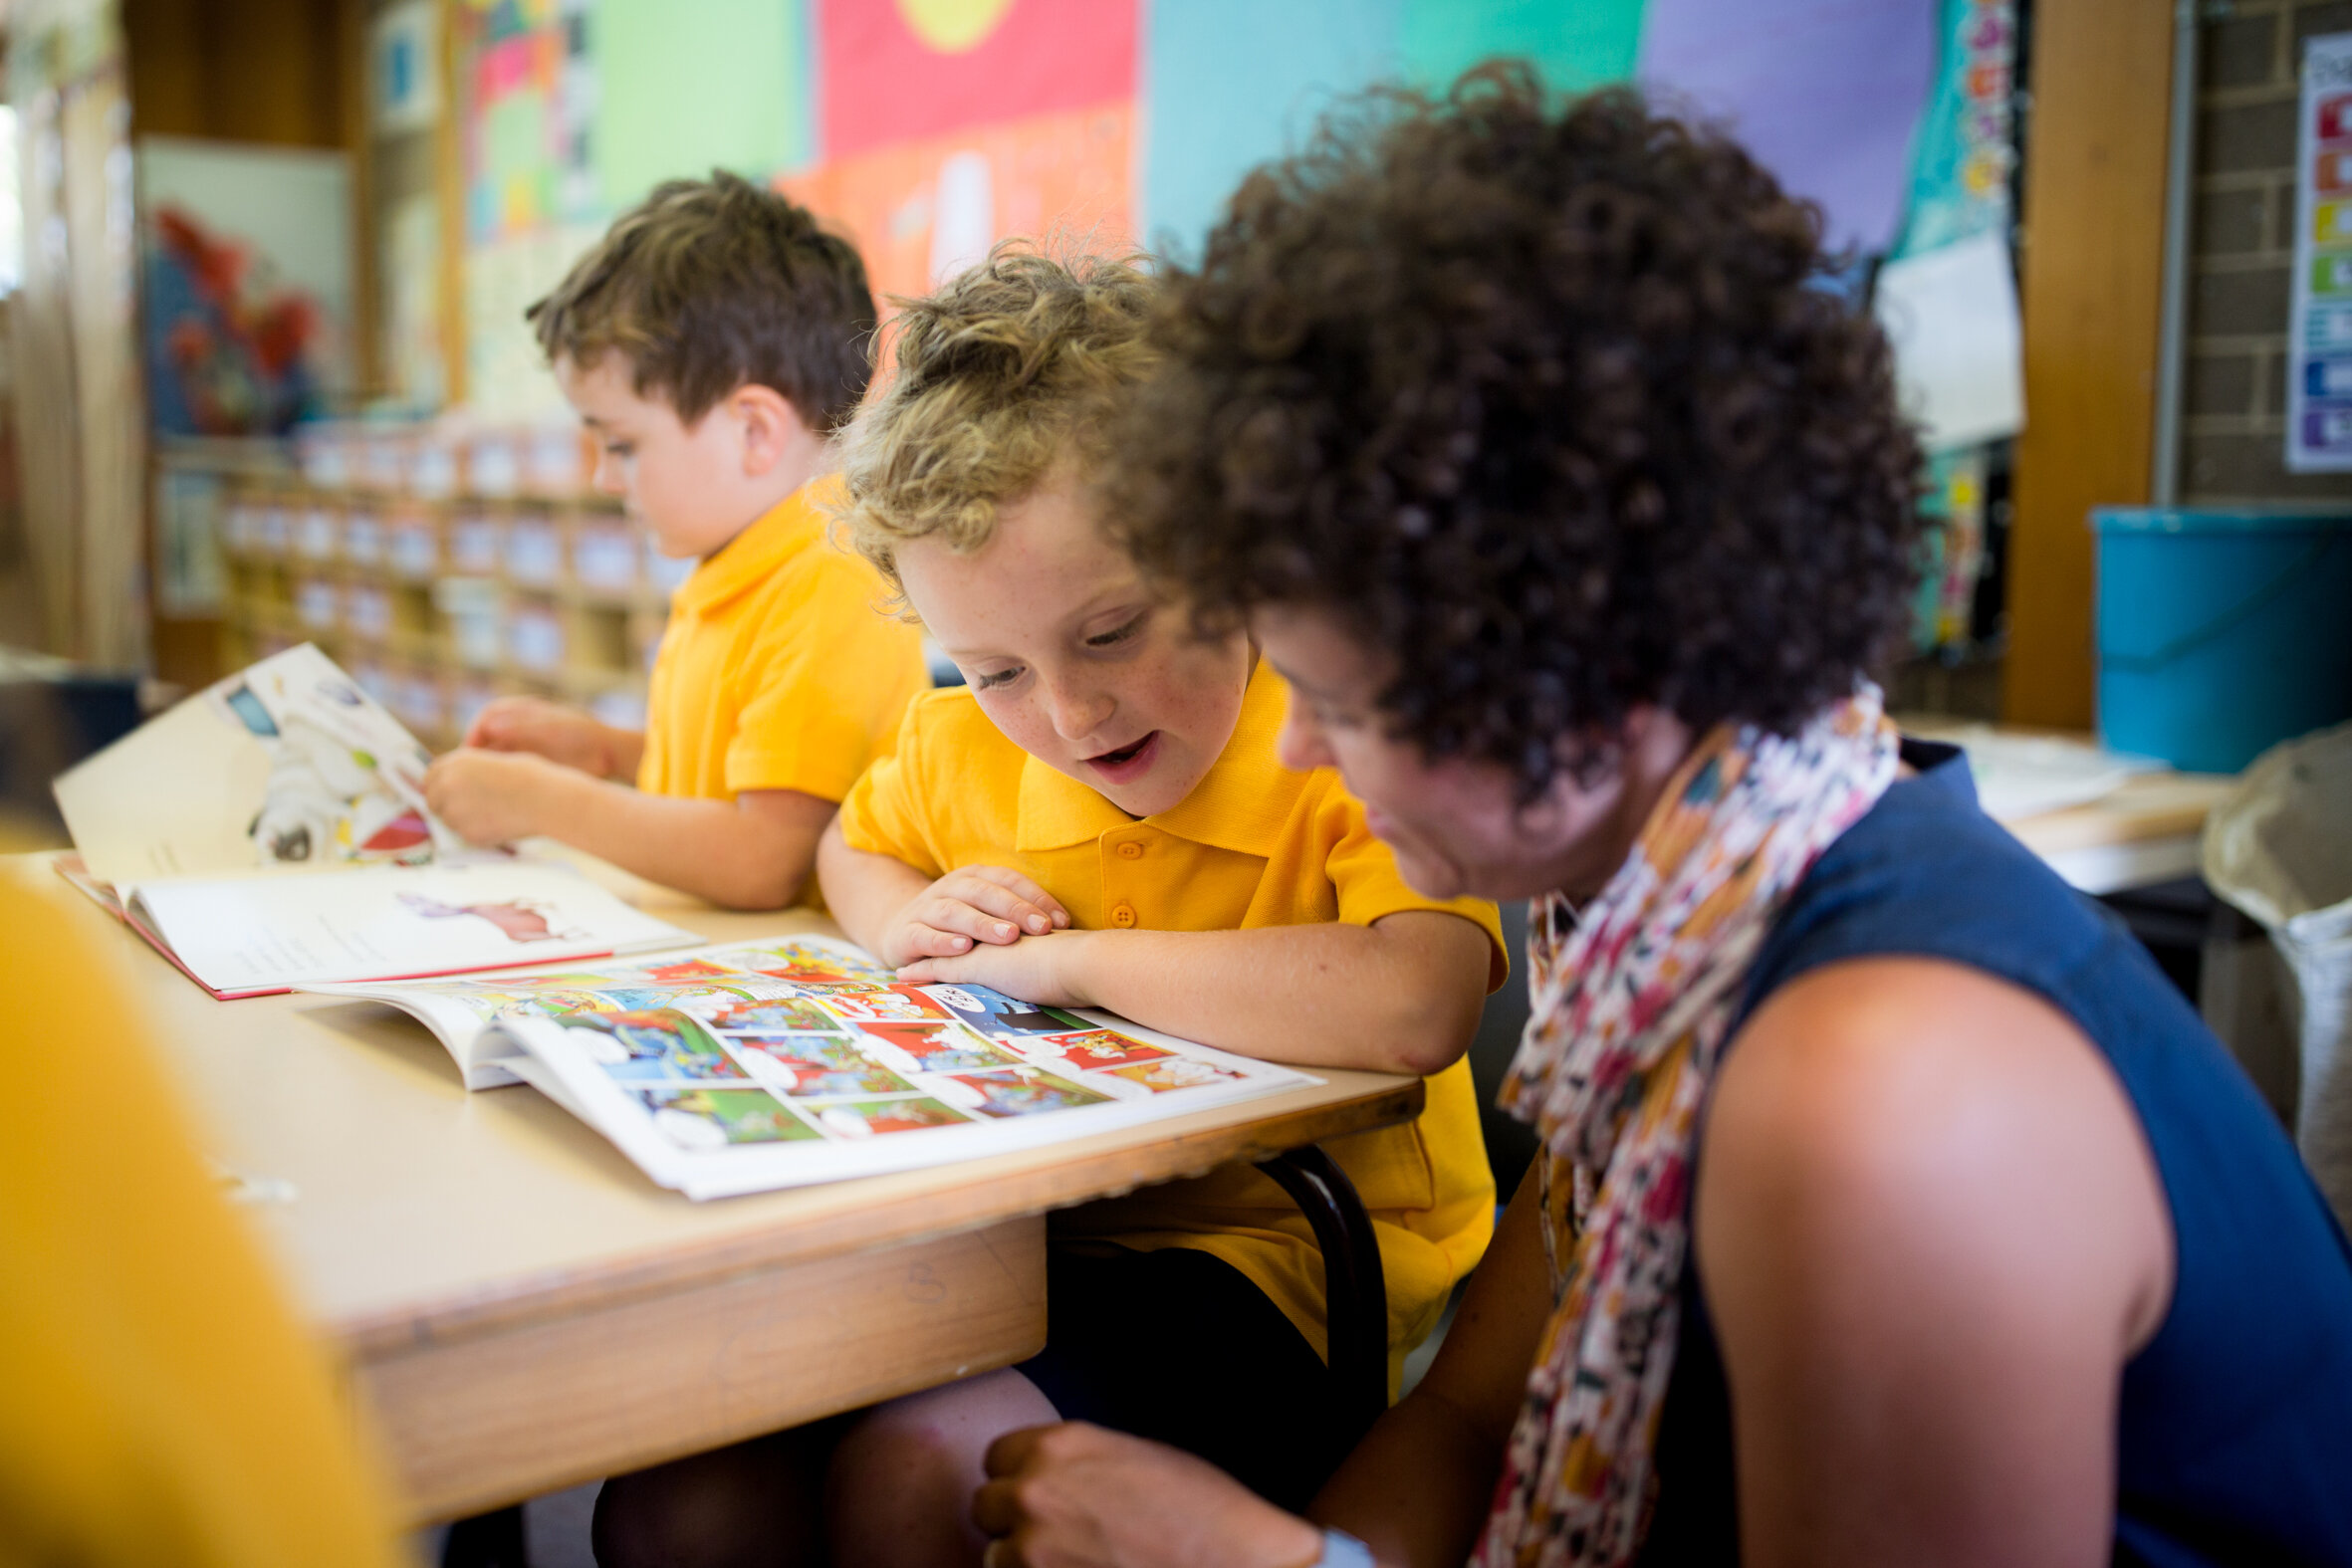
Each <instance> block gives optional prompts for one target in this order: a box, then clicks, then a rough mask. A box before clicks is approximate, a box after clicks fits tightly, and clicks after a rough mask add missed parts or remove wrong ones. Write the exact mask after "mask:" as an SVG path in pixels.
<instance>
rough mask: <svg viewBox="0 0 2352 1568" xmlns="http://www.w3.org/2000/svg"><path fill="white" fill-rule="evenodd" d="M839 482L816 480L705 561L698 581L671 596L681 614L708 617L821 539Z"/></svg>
mask: <svg viewBox="0 0 2352 1568" xmlns="http://www.w3.org/2000/svg"><path fill="white" fill-rule="evenodd" d="M838 483H839V481H838V480H835V479H832V478H830V477H829V476H828V477H827V478H824V479H813V480H811V481H810V482H809V483H807V484H805V485H803V486H802V487H801V488H800V489H798V490H796V491H794V492H793V493H792V494H791V495H789V496H787V497H785V498H784V499H783V500H782V501H779V502H778V503H776V505H774V506H772V507H770V508H769V509H768V510H767V511H766V512H763V513H762V514H760V518H759V521H758V522H756V523H754V524H752V526H751V527H750V528H747V529H745V530H744V531H743V532H742V533H740V534H738V535H736V536H735V537H734V538H733V539H731V540H729V541H728V542H727V544H726V547H725V548H724V549H722V550H721V551H720V552H719V553H718V554H717V555H715V556H708V557H705V558H704V559H703V561H702V563H701V564H700V565H698V566H696V567H695V568H694V573H693V575H691V576H689V577H688V578H687V579H686V580H685V581H684V582H682V583H680V584H679V585H678V591H677V592H676V593H674V594H672V595H671V596H670V608H671V610H672V611H673V612H679V613H703V612H708V611H709V610H711V609H713V608H715V607H717V606H718V605H720V604H724V603H725V602H726V601H727V600H729V599H731V598H734V597H735V596H736V595H737V594H740V593H743V592H745V591H746V590H748V589H750V588H752V587H754V586H756V585H757V584H759V583H761V582H765V581H766V580H767V579H768V576H769V574H770V573H772V572H773V571H775V569H776V568H777V567H778V566H779V565H781V564H783V563H784V562H785V561H786V560H789V559H791V558H792V557H794V556H797V555H799V554H800V553H801V552H802V551H804V550H806V549H808V548H809V546H810V545H811V544H813V543H815V542H816V541H817V540H819V539H821V538H822V537H823V534H824V526H825V515H824V512H823V509H822V506H821V503H822V501H823V499H824V496H825V493H826V490H827V488H828V487H830V486H833V485H837V484H838Z"/></svg>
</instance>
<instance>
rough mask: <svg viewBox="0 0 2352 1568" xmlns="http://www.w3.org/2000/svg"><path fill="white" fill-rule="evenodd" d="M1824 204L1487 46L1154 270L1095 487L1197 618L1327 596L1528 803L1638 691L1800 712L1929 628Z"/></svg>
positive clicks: (1883, 387) (1397, 721)
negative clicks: (1136, 383)
mask: <svg viewBox="0 0 2352 1568" xmlns="http://www.w3.org/2000/svg"><path fill="white" fill-rule="evenodd" d="M1828 270H1829V262H1828V260H1827V259H1825V258H1824V256H1823V253H1822V248H1821V218H1820V214H1819V212H1818V210H1817V209H1815V208H1814V207H1812V206H1811V205H1809V204H1807V203H1805V202H1802V201H1798V200H1795V199H1793V198H1791V197H1790V196H1789V195H1787V194H1786V193H1785V192H1784V191H1782V190H1781V188H1780V186H1779V185H1778V184H1777V183H1776V182H1775V181H1774V180H1773V178H1772V177H1771V176H1770V175H1769V174H1767V173H1765V172H1764V170H1763V169H1762V168H1760V167H1759V166H1758V165H1757V163H1756V162H1755V160H1754V159H1752V158H1751V157H1749V155H1748V154H1747V153H1746V152H1744V151H1743V150H1741V148H1739V147H1738V146H1736V145H1734V144H1733V143H1732V142H1731V141H1729V140H1727V139H1725V138H1723V137H1722V136H1720V135H1718V134H1715V133H1713V132H1711V131H1708V130H1705V129H1701V128H1694V127H1692V126H1690V125H1687V124H1685V123H1682V122H1681V121H1678V120H1676V119H1674V118H1671V117H1668V116H1666V115H1663V114H1659V113H1656V112H1652V111H1651V110H1650V108H1649V107H1648V105H1647V104H1646V103H1645V102H1644V100H1643V99H1642V98H1641V96H1640V95H1639V94H1637V93H1635V92H1633V91H1631V90H1627V89H1612V90H1608V91H1604V92H1600V93H1595V94H1593V95H1591V96H1589V97H1586V98H1583V99H1580V100H1576V101H1574V102H1571V103H1569V104H1567V105H1565V106H1564V107H1560V106H1557V105H1555V104H1553V103H1551V102H1549V101H1547V100H1546V98H1545V95H1544V93H1543V91H1542V88H1541V86H1540V84H1539V83H1538V82H1537V80H1536V79H1535V77H1534V76H1533V74H1532V73H1531V72H1530V71H1529V70H1528V69H1527V68H1525V67H1519V66H1508V65H1489V66H1487V67H1483V68H1481V69H1480V70H1477V71H1474V72H1472V73H1470V74H1469V75H1467V76H1465V77H1464V78H1463V79H1462V80H1461V81H1460V82H1459V83H1457V84H1456V85H1455V87H1454V88H1453V90H1452V91H1451V93H1450V94H1448V95H1447V97H1446V98H1445V99H1444V100H1443V101H1440V102H1432V101H1430V100H1428V99H1426V98H1422V97H1419V96H1417V95H1413V94H1408V93H1403V92H1395V91H1384V92H1381V93H1378V94H1375V95H1372V96H1371V97H1369V98H1367V99H1364V100H1359V101H1358V102H1357V103H1356V104H1354V105H1352V106H1350V107H1348V108H1346V109H1344V110H1342V111H1341V112H1339V113H1338V114H1336V115H1334V116H1333V117H1332V118H1330V119H1328V120H1326V122H1325V123H1324V124H1323V126H1322V127H1321V128H1320V130H1319V131H1318V133H1317V135H1316V138H1315V140H1314V141H1313V143H1312V144H1311V145H1310V146H1309V148H1308V149H1307V150H1306V151H1305V152H1304V153H1303V154H1301V155H1299V156H1296V157H1293V158H1290V159H1288V160H1285V161H1282V162H1278V163H1274V164H1270V165H1268V166H1266V167H1263V168H1260V169H1259V170H1257V171H1256V172H1254V173H1253V174H1251V175H1250V177H1249V179H1248V180H1247V181H1246V182H1245V183H1244V184H1243V186H1242V188H1241V190H1240V191H1239V192H1238V193H1237V194H1236V195H1235V196H1234V198H1233V201H1232V204H1231V206H1230V207H1229V209H1228V211H1227V213H1226V215H1225V217H1224V219H1223V221H1222V222H1220V223H1219V225H1218V226H1217V227H1216V229H1215V230H1214V231H1213V232H1212V233H1211V235H1210V237H1209V240H1208V244H1207V247H1206V250H1205V251H1204V253H1203V255H1202V258H1201V261H1200V263H1199V265H1198V266H1197V267H1196V268H1186V267H1177V268H1173V269H1170V271H1169V273H1168V275H1167V277H1166V280H1165V283H1164V292H1163V297H1162V303H1161V306H1160V309H1159V311H1158V313H1157V315H1156V317H1155V321H1154V327H1153V336H1154V340H1155V342H1156V343H1157V344H1158V345H1159V347H1160V348H1161V350H1162V352H1163V354H1164V356H1165V364H1164V367H1163V369H1162V370H1161V372H1160V373H1159V374H1158V375H1156V376H1155V377H1154V379H1153V381H1152V382H1151V383H1150V384H1149V385H1148V386H1147V387H1146V388H1145V389H1144V390H1143V391H1142V393H1141V394H1140V395H1139V396H1138V397H1137V398H1136V399H1134V400H1133V401H1132V403H1131V405H1130V408H1129V411H1128V416H1127V419H1126V421H1125V424H1124V427H1123V428H1122V430H1121V431H1120V433H1119V440H1118V441H1117V443H1116V445H1115V447H1114V450H1115V451H1116V453H1117V461H1116V463H1115V465H1114V468H1113V470H1112V472H1111V473H1110V474H1109V475H1107V476H1106V479H1105V486H1106V491H1107V494H1106V501H1107V503H1108V510H1109V513H1110V515H1111V516H1113V517H1115V518H1120V519H1122V520H1123V525H1124V530H1125V532H1126V535H1127V541H1128V543H1129V545H1130V547H1131V548H1132V549H1133V550H1134V552H1135V554H1136V556H1137V557H1138V559H1139V560H1141V561H1142V562H1143V563H1144V565H1145V566H1146V567H1148V568H1150V569H1152V570H1154V571H1155V572H1157V573H1159V574H1160V575H1162V576H1164V577H1166V578H1168V579H1170V580H1171V581H1172V582H1173V583H1174V585H1176V586H1177V587H1179V588H1180V589H1182V590H1184V591H1185V592H1187V593H1188V594H1189V595H1190V596H1191V597H1192V599H1193V601H1194V603H1195V604H1196V606H1198V612H1201V613H1205V614H1207V615H1209V616H1211V617H1212V618H1215V617H1219V616H1224V617H1231V616H1232V615H1235V614H1237V613H1240V612H1243V611H1246V610H1247V609H1249V608H1250V607H1252V606H1255V605H1261V604H1268V603H1290V604H1299V605H1309V606H1313V607H1315V608H1318V609H1322V610H1325V611H1328V612H1331V613H1334V614H1335V615H1336V616H1337V617H1338V618H1339V620H1340V622H1341V624H1342V625H1344V626H1346V627H1347V628H1348V629H1349V630H1350V631H1351V632H1352V633H1353V634H1354V635H1355V636H1356V637H1357V638H1358V639H1359V640H1360V641H1361V642H1363V643H1364V644H1365V645H1366V646H1367V647H1370V648H1376V649H1381V650H1387V651H1389V652H1391V653H1393V655H1394V657H1395V659H1396V661H1397V662H1396V666H1395V670H1394V675H1393V679H1392V680H1391V681H1390V682H1389V684H1388V685H1387V687H1386V689H1385V690H1384V691H1383V692H1382V694H1381V696H1380V699H1379V702H1380V707H1381V710H1382V712H1383V715H1384V717H1385V719H1386V721H1387V722H1388V724H1389V726H1390V728H1391V730H1392V732H1393V733H1395V734H1397V735H1399V736H1400V737H1402V738H1405V739H1408V740H1410V741H1412V742H1414V743H1416V744H1417V745H1418V746H1419V747H1420V748H1421V749H1422V751H1423V752H1424V753H1425V754H1427V755H1428V756H1430V757H1432V758H1433V759H1434V758H1448V757H1467V758H1472V759H1477V760H1484V761H1490V762H1495V763H1500V764H1502V765H1504V766H1505V767H1507V768H1509V769H1511V770H1513V771H1515V772H1516V773H1517V775H1518V777H1519V779H1520V781H1521V784H1522V785H1523V787H1524V788H1525V789H1526V791H1527V792H1528V795H1529V797H1530V798H1531V797H1532V796H1533V795H1534V794H1536V793H1538V792H1540V791H1541V790H1542V789H1543V788H1544V787H1545V786H1546V785H1547V784H1549V783H1550V781H1551V779H1552V778H1553V776H1554V774H1555V773H1557V772H1558V771H1559V770H1560V769H1561V768H1562V767H1563V766H1567V767H1571V768H1573V769H1575V770H1577V771H1579V772H1581V771H1582V770H1583V769H1584V768H1585V767H1586V766H1588V765H1591V764H1597V763H1598V762H1599V761H1600V760H1602V759H1604V758H1605V757H1607V756H1608V755H1609V752H1610V750H1611V742H1612V740H1613V738H1614V737H1615V736H1617V735H1618V734H1620V733H1621V729H1622V725H1623V722H1624V720H1625V717H1626V715H1627V713H1628V711H1629V710H1630V709H1631V708H1633V707H1635V706H1637V705H1642V704H1654V705H1657V706H1660V707H1663V708H1665V709H1667V710H1669V711H1671V712H1672V713H1674V714H1675V715H1676V716H1677V717H1679V718H1681V719H1682V720H1684V721H1685V722H1686V723H1688V724H1690V725H1691V726H1693V727H1694V728H1695V729H1704V728H1706V727H1708V726H1711V725H1713V724H1715V723H1717V722H1719V721H1725V720H1732V721H1740V722H1747V723H1753V724H1756V725H1759V726H1762V727H1764V728H1767V729H1770V730H1774V731H1778V732H1781V733H1786V732H1788V731H1790V730H1791V729H1793V728H1794V727H1796V726H1797V725H1799V724H1800V723H1801V722H1802V721H1803V720H1804V719H1805V718H1806V717H1807V716H1808V715H1810V714H1811V713H1813V712H1815V711H1816V710H1818V709H1819V708H1820V707H1821V706H1822V705H1823V704H1824V703H1826V702H1828V701H1830V700H1833V699H1835V698H1837V697H1840V696H1842V695H1844V694H1845V693H1847V692H1849V691H1851V690H1852V689H1853V686H1854V684H1855V682H1856V681H1857V680H1858V679H1859V678H1861V677H1862V676H1863V675H1864V674H1865V673H1866V672H1867V671H1868V670H1869V669H1870V668H1871V667H1872V666H1873V664H1874V662H1875V661H1876V660H1877V658H1878V657H1879V656H1880V655H1881V654H1882V652H1884V651H1885V650H1887V649H1888V648H1889V647H1890V646H1891V644H1892V642H1893V639H1894V638H1895V637H1896V636H1897V635H1898V634H1899V633H1900V631H1901V629H1902V628H1903V626H1904V624H1905V619H1906V616H1907V613H1908V604H1909V596H1910V588H1911V582H1912V578H1913V573H1914V571H1915V569H1916V567H1915V562H1916V549H1917V547H1916V542H1915V530H1916V521H1915V501H1916V499H1917V490H1918V482H1919V480H1918V476H1919V474H1920V454H1919V450H1918V447H1917V444H1916V441H1915V439H1914V436H1913V434H1912V431H1911V428H1910V426H1909V425H1908V424H1907V423H1906V422H1905V420H1904V419H1903V417H1902V416H1901V415H1900V413H1899V412H1898V410H1897V407H1896V401H1895V389H1894V378H1893V370H1892V361H1891V356H1890V354H1889V351H1888V348H1887V344H1886V341H1885V339H1884V337H1883V336H1881V335H1880V333H1879V331H1878V329H1877V328H1876V327H1875V326H1874V325H1873V324H1872V323H1871V321H1870V320H1869V318H1868V317H1867V315H1865V314H1862V313H1859V312H1857V311H1855V310H1854V309H1853V308H1852V307H1851V306H1850V305H1848V304H1847V303H1846V302H1845V301H1844V300H1843V299H1842V298H1841V297H1840V296H1839V295H1838V294H1837V293H1835V292H1833V291H1831V290H1829V289H1827V288H1824V287H1823V286H1822V284H1823V280H1824V278H1825V276H1826V274H1827V272H1828Z"/></svg>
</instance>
